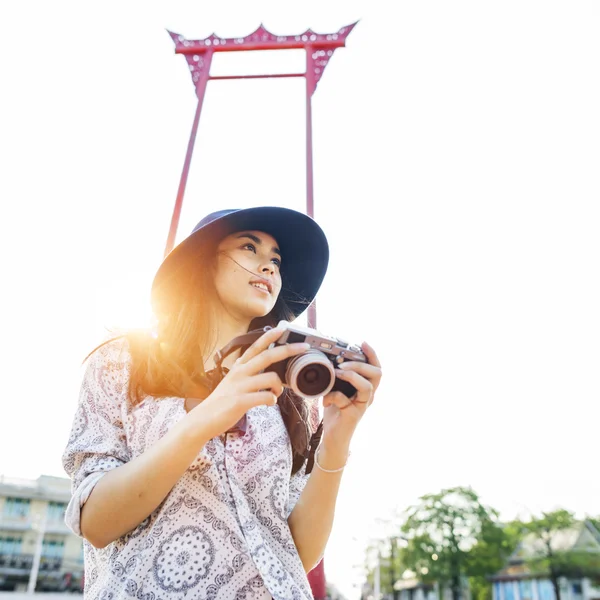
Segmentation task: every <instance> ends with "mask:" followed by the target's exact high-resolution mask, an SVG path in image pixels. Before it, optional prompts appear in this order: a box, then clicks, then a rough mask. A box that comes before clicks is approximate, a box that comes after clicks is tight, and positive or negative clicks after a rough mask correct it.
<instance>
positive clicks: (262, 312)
mask: <svg viewBox="0 0 600 600" xmlns="http://www.w3.org/2000/svg"><path fill="white" fill-rule="evenodd" d="M273 306H274V304H273V303H272V302H248V304H247V305H246V306H245V311H244V312H245V313H246V315H247V316H248V317H249V318H250V319H257V318H259V317H266V316H267V315H268V314H269V313H270V312H271V311H272V310H273Z"/></svg>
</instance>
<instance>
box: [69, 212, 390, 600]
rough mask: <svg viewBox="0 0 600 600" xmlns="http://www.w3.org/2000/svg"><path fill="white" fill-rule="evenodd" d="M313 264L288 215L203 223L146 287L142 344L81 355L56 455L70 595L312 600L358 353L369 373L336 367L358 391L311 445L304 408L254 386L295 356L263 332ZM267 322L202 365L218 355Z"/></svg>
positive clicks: (337, 399) (341, 400)
mask: <svg viewBox="0 0 600 600" xmlns="http://www.w3.org/2000/svg"><path fill="white" fill-rule="evenodd" d="M328 257H329V250H328V245H327V240H326V238H325V235H324V233H323V232H322V230H321V229H320V227H319V226H318V225H317V224H316V222H315V221H314V220H312V219H310V218H309V217H307V216H306V215H304V214H302V213H300V212H296V211H292V210H289V209H284V208H277V207H257V208H250V209H243V210H224V211H219V212H217V213H213V214H211V215H209V216H208V217H206V218H204V219H203V220H202V221H201V222H200V223H199V224H198V225H197V226H196V228H195V229H194V231H193V232H192V234H191V235H190V236H189V237H188V238H187V239H185V240H184V241H183V242H182V243H181V244H179V245H178V246H177V247H176V248H175V249H174V250H173V251H172V252H171V253H170V254H169V255H168V256H167V257H166V258H165V260H164V261H163V263H162V265H161V266H160V268H159V270H158V272H157V274H156V277H155V279H154V282H153V286H152V304H153V309H154V312H155V315H156V322H157V326H156V330H155V331H154V332H152V333H149V332H147V333H139V332H129V333H127V334H125V335H123V336H120V337H116V338H113V339H112V340H110V341H109V342H107V343H105V344H103V345H102V346H100V347H99V348H97V349H96V350H95V351H94V352H93V353H92V354H91V358H90V359H89V361H88V365H87V368H86V372H85V375H84V378H83V383H82V386H81V394H80V401H79V405H78V408H77V412H76V414H75V418H74V422H73V427H72V431H71V436H70V439H69V441H68V443H67V446H66V449H65V451H64V455H63V464H64V468H65V471H66V472H67V474H68V475H69V476H70V477H71V479H72V482H73V485H72V489H73V496H72V499H71V502H70V504H69V506H68V509H67V516H66V522H67V524H68V525H69V527H70V528H71V529H72V530H73V531H74V532H75V533H76V534H78V535H80V536H81V537H83V538H84V552H85V597H86V598H90V599H92V598H93V599H96V598H98V599H99V600H117V599H121V598H123V599H125V598H138V599H140V600H146V599H147V600H161V599H166V598H169V599H170V598H181V599H183V598H186V599H192V598H193V599H196V598H202V599H209V598H214V599H224V600H227V599H232V600H243V599H244V598H247V599H249V600H250V599H252V600H258V599H268V598H275V599H285V600H290V599H299V600H300V599H309V598H312V594H311V590H310V586H309V583H308V579H307V576H306V573H307V572H308V571H310V570H311V569H312V568H313V567H314V566H315V565H316V564H317V563H318V562H319V560H320V559H321V557H322V555H323V552H324V549H325V545H326V543H327V539H328V537H329V534H330V531H331V527H332V523H333V517H334V509H335V503H336V497H337V494H338V488H339V485H340V479H341V476H342V471H343V468H344V466H345V464H346V460H347V457H348V454H349V447H350V442H351V440H352V435H353V433H354V431H355V428H356V426H357V424H358V422H359V421H360V419H361V418H362V416H363V415H364V413H365V411H366V409H367V408H368V406H369V405H370V404H371V403H372V402H373V396H374V393H375V390H376V389H377V386H378V385H379V381H380V378H381V369H380V364H379V362H378V359H377V356H376V354H375V352H374V351H373V349H372V348H371V347H370V346H368V345H367V344H363V346H362V350H363V352H364V354H365V356H366V358H367V362H345V363H343V364H342V365H340V368H339V369H337V370H336V377H337V378H339V379H340V380H341V381H345V382H348V383H349V384H351V385H352V386H353V387H354V389H356V393H355V394H353V395H352V397H350V398H349V397H347V396H346V395H344V394H343V393H341V392H340V391H335V392H330V393H329V394H326V395H325V396H324V397H323V399H322V406H323V415H322V426H321V427H319V428H318V433H317V435H315V429H316V424H317V423H318V421H319V408H318V406H317V404H316V403H315V402H312V403H310V402H308V401H306V400H304V399H303V398H300V397H299V396H296V395H295V394H294V393H293V392H291V390H289V389H288V388H284V386H283V385H282V381H281V379H280V377H279V376H278V375H277V374H275V373H273V372H269V371H265V369H266V368H267V367H269V365H271V364H274V363H276V362H279V361H281V360H285V359H287V358H289V357H292V356H296V355H299V354H302V353H303V352H305V351H306V350H307V347H308V346H307V345H305V344H302V343H300V344H298V343H295V344H282V345H275V344H274V342H275V341H276V340H277V339H278V338H279V337H280V336H281V334H282V330H281V329H278V328H277V327H276V325H277V324H278V323H279V322H280V321H281V320H288V321H290V320H292V319H294V318H295V317H297V316H298V315H299V314H301V313H302V312H303V310H304V309H305V308H306V307H307V306H308V304H310V302H312V300H313V299H314V297H315V295H316V293H317V291H318V289H319V287H320V285H321V282H322V280H323V277H324V276H325V272H326V270H327V263H328ZM267 325H270V326H271V327H273V328H272V329H270V330H269V329H268V328H267V330H266V333H264V334H263V335H262V336H261V337H260V338H259V339H258V340H257V341H255V342H254V343H253V344H252V345H251V346H249V347H247V348H243V349H242V350H239V351H237V352H236V353H234V354H231V355H230V356H228V357H227V358H226V359H225V361H224V363H223V365H222V366H223V367H224V368H223V369H222V370H220V369H216V368H215V362H214V356H215V352H216V351H218V350H219V349H220V348H222V347H223V346H225V345H226V344H227V343H228V342H230V341H231V340H232V339H233V338H235V337H237V336H239V335H242V334H244V333H247V332H248V331H252V330H256V329H259V328H263V327H266V326H267ZM317 438H318V439H317ZM317 441H318V442H319V444H318V448H316V449H315V446H316V442H317ZM311 444H312V445H311ZM307 459H308V460H307ZM313 461H314V465H315V467H316V468H314V469H313V468H312V465H313Z"/></svg>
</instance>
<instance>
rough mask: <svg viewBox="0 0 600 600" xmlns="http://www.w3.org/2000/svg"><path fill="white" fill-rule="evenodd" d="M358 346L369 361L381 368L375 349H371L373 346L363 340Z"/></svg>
mask: <svg viewBox="0 0 600 600" xmlns="http://www.w3.org/2000/svg"><path fill="white" fill-rule="evenodd" d="M360 347H361V348H362V350H363V352H364V353H365V356H366V357H367V360H368V361H369V363H370V364H372V365H374V366H376V367H380V368H381V363H380V362H379V358H377V353H376V352H375V350H373V347H372V346H370V345H369V344H367V342H363V343H362V344H361V346H360Z"/></svg>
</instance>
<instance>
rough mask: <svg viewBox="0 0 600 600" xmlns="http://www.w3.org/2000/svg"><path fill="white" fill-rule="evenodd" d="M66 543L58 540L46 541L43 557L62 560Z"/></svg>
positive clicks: (43, 545) (43, 546) (43, 547)
mask: <svg viewBox="0 0 600 600" xmlns="http://www.w3.org/2000/svg"><path fill="white" fill-rule="evenodd" d="M64 549H65V543H64V542H63V541H60V542H59V541H57V540H44V542H43V544H42V556H44V557H46V558H62V555H63V551H64Z"/></svg>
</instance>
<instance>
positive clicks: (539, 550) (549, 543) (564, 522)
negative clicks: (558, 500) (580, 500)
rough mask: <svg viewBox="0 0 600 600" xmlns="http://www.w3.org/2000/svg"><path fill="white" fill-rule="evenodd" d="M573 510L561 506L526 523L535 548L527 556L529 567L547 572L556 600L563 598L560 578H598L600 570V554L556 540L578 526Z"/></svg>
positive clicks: (535, 570)
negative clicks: (561, 544)
mask: <svg viewBox="0 0 600 600" xmlns="http://www.w3.org/2000/svg"><path fill="white" fill-rule="evenodd" d="M578 523H579V522H578V521H577V520H576V519H575V517H574V515H573V513H571V512H569V511H567V510H565V509H559V510H555V511H553V512H548V513H542V515H541V516H540V517H537V518H532V519H531V520H530V521H529V522H527V523H524V526H525V529H526V530H527V532H528V533H529V534H530V538H529V539H530V542H531V546H532V551H531V554H530V555H529V556H526V557H525V560H526V563H527V564H528V566H529V568H530V569H531V570H532V571H534V572H539V573H544V574H546V575H547V576H548V578H549V579H550V581H551V582H552V587H553V588H554V593H555V596H556V600H561V595H560V585H559V579H560V577H584V576H594V577H597V576H598V574H599V573H600V559H599V557H598V555H597V553H592V552H589V551H586V550H585V549H582V550H579V549H577V548H572V547H566V546H562V547H561V546H559V545H558V544H556V542H555V540H556V538H557V534H559V533H560V532H564V531H567V530H569V529H573V528H574V527H575V526H576V525H578Z"/></svg>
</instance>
